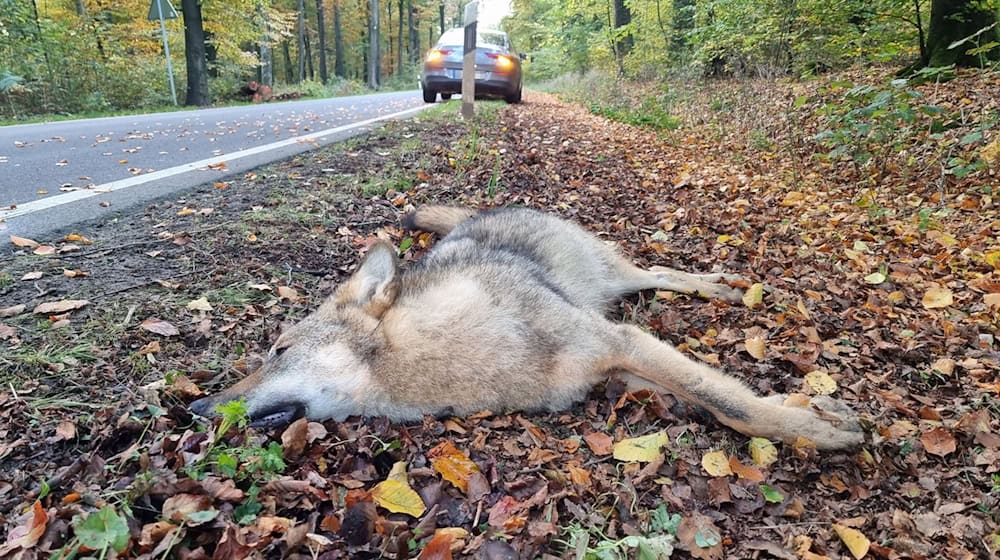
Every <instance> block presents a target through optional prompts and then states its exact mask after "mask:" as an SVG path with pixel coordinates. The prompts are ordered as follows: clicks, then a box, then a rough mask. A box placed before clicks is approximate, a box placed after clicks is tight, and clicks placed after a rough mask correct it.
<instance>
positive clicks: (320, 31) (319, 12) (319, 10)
mask: <svg viewBox="0 0 1000 560" xmlns="http://www.w3.org/2000/svg"><path fill="white" fill-rule="evenodd" d="M316 35H317V36H316V40H317V41H319V80H320V81H321V82H323V83H324V84H325V83H326V82H327V80H329V79H330V75H329V74H328V73H327V70H326V27H325V24H324V22H323V0H316Z"/></svg>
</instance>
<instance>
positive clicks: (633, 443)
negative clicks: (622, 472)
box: [614, 432, 670, 463]
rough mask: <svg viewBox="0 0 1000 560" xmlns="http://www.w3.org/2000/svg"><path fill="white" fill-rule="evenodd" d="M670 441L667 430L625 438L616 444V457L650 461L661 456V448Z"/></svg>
mask: <svg viewBox="0 0 1000 560" xmlns="http://www.w3.org/2000/svg"><path fill="white" fill-rule="evenodd" d="M669 442H670V438H669V437H667V432H656V433H655V434H648V435H645V436H640V437H636V438H628V439H623V440H621V441H619V442H618V443H616V444H615V446H614V457H615V459H618V460H619V461H628V462H637V463H648V462H650V461H653V460H656V459H657V458H659V456H660V448H662V447H663V446H665V445H667V443H669Z"/></svg>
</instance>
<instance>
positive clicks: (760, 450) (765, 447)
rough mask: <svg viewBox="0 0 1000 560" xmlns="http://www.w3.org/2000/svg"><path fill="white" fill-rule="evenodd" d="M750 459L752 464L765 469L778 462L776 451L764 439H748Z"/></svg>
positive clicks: (771, 444)
mask: <svg viewBox="0 0 1000 560" xmlns="http://www.w3.org/2000/svg"><path fill="white" fill-rule="evenodd" d="M750 459H751V460H753V464H755V465H757V466H759V467H766V466H768V465H770V464H771V463H773V462H775V461H777V460H778V449H777V448H776V447H774V444H773V443H771V442H770V441H768V440H766V439H764V438H760V437H754V438H750Z"/></svg>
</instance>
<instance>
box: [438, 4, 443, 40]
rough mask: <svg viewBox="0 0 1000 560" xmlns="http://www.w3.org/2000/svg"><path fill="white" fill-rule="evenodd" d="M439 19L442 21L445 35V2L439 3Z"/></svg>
mask: <svg viewBox="0 0 1000 560" xmlns="http://www.w3.org/2000/svg"><path fill="white" fill-rule="evenodd" d="M438 19H439V20H440V21H441V34H442V35H444V2H441V3H440V4H438Z"/></svg>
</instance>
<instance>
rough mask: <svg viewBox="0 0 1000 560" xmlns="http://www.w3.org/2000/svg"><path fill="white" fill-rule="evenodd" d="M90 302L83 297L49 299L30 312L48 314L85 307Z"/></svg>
mask: <svg viewBox="0 0 1000 560" xmlns="http://www.w3.org/2000/svg"><path fill="white" fill-rule="evenodd" d="M89 304H90V302H89V301H87V300H85V299H64V300H62V301H49V302H45V303H40V304H38V306H37V307H35V309H34V310H33V311H32V313H38V314H39V315H50V314H60V313H66V312H68V311H75V310H77V309H80V308H81V307H86V306H87V305H89Z"/></svg>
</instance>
